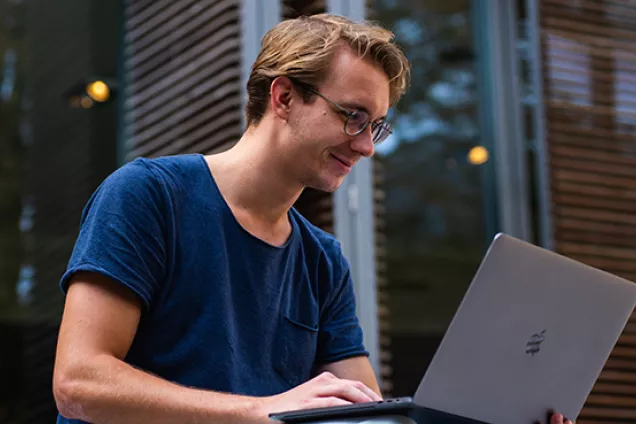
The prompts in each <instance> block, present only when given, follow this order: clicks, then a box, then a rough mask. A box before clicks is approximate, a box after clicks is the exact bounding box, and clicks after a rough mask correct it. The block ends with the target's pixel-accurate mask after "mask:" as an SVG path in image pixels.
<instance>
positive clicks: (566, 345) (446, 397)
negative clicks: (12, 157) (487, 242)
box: [271, 234, 636, 424]
mask: <svg viewBox="0 0 636 424" xmlns="http://www.w3.org/2000/svg"><path fill="white" fill-rule="evenodd" d="M635 306H636V284H634V283H632V282H630V281H627V280H624V279H622V278H619V277H616V276H614V275H611V274H608V273H606V272H603V271H599V270H597V269H594V268H592V267H589V266H587V265H584V264H581V263H579V262H576V261H573V260H571V259H568V258H565V257H563V256H560V255H557V254H556V253H553V252H550V251H548V250H545V249H542V248H539V247H536V246H534V245H531V244H529V243H526V242H523V241H520V240H517V239H515V238H512V237H510V236H507V235H504V234H498V235H497V236H496V237H495V239H494V241H493V242H492V244H491V246H490V248H489V250H488V252H487V253H486V256H485V258H484V260H483V261H482V263H481V266H480V267H479V270H478V271H477V274H476V275H475V277H474V279H473V282H472V284H471V285H470V287H469V289H468V291H467V292H466V295H465V296H464V299H463V301H462V303H461V305H460V307H459V309H458V311H457V313H456V314H455V317H454V318H453V321H452V322H451V325H450V327H449V328H448V330H447V332H446V334H445V335H444V338H443V340H442V342H441V344H440V346H439V348H438V350H437V352H436V353H435V356H434V358H433V360H432V362H431V364H430V365H429V367H428V370H427V372H426V374H425V375H424V377H423V379H422V381H421V383H420V385H419V387H418V389H417V392H416V393H415V395H414V396H413V399H411V398H402V399H387V400H384V401H382V402H370V403H368V404H354V405H348V406H340V407H333V408H319V409H313V410H300V411H286V412H282V413H277V414H272V415H271V417H272V418H274V419H278V420H280V421H286V422H289V423H301V422H309V421H319V420H325V419H330V420H348V421H352V420H354V419H357V420H360V419H362V418H363V417H370V416H377V415H387V414H393V415H405V416H416V414H417V413H419V414H420V415H419V416H421V417H423V419H422V420H421V421H425V422H436V420H435V418H436V416H435V415H434V414H435V413H437V412H442V413H448V414H449V415H448V416H444V417H443V420H442V418H439V420H438V421H439V422H444V423H453V424H455V423H468V422H470V423H474V422H481V423H488V424H510V423H522V424H523V423H527V424H530V423H533V422H541V423H545V422H547V421H546V417H547V415H548V411H550V410H553V411H557V412H560V413H562V414H563V415H565V416H566V417H567V418H570V419H572V420H575V419H576V418H577V417H578V415H579V413H580V411H581V409H582V407H583V405H584V403H585V400H586V399H587V396H588V394H589V393H590V391H591V390H592V387H593V385H594V383H595V382H596V380H597V378H598V376H599V374H600V372H601V370H602V368H603V365H604V364H605V362H606V361H607V358H608V357H609V355H610V353H611V351H612V349H613V347H614V345H615V344H616V341H617V339H618V337H619V336H620V334H621V332H622V330H623V328H624V327H625V324H626V323H627V321H628V319H629V317H630V316H631V314H632V312H633V310H634V307H635ZM431 417H432V418H431Z"/></svg>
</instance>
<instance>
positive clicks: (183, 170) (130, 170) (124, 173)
mask: <svg viewBox="0 0 636 424" xmlns="http://www.w3.org/2000/svg"><path fill="white" fill-rule="evenodd" d="M200 166H201V157H200V156H199V155H192V154H184V155H174V156H162V157H157V158H144V157H139V158H135V159H133V160H132V161H130V162H128V163H126V164H125V165H123V166H121V167H120V168H119V169H117V170H116V171H115V172H113V173H112V174H111V175H109V176H108V178H107V179H106V183H110V184H124V185H129V186H130V187H140V188H141V187H145V188H149V187H152V186H154V187H156V186H158V185H161V186H166V185H167V186H171V187H179V186H185V187H187V185H188V180H189V179H192V177H193V175H196V174H195V172H193V171H195V170H197V169H198V167H200Z"/></svg>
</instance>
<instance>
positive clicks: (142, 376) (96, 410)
mask: <svg viewBox="0 0 636 424" xmlns="http://www.w3.org/2000/svg"><path fill="white" fill-rule="evenodd" d="M54 391H55V397H56V401H57V403H58V408H59V409H60V412H61V413H62V415H64V416H66V417H67V418H74V419H81V420H84V421H88V422H91V423H94V424H109V423H118V424H127V423H131V424H132V423H140V422H148V423H153V424H170V423H179V424H186V423H227V424H233V423H258V422H267V417H266V416H265V414H263V413H259V412H258V411H259V406H260V404H261V400H260V399H259V398H254V397H247V396H237V395H230V394H225V393H217V392H212V391H205V390H198V389H193V388H187V387H183V386H180V385H177V384H174V383H171V382H168V381H166V380H163V379H161V378H158V377H155V376H153V375H150V374H148V373H146V372H144V371H140V370H138V369H135V368H134V367H132V366H130V365H128V364H126V363H124V362H122V361H120V360H118V359H116V358H114V357H112V356H108V355H100V356H99V357H96V358H94V359H93V360H91V361H90V365H89V366H82V367H76V368H75V369H70V370H68V372H67V373H66V374H65V375H63V376H60V375H56V380H55V387H54Z"/></svg>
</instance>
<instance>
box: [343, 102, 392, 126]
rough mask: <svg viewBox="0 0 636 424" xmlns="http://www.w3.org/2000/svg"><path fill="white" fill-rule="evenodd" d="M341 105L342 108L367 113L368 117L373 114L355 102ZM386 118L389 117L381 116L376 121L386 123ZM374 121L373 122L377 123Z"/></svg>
mask: <svg viewBox="0 0 636 424" xmlns="http://www.w3.org/2000/svg"><path fill="white" fill-rule="evenodd" d="M340 105H341V106H342V107H345V108H347V109H356V110H360V111H362V112H365V113H366V114H367V115H369V116H371V112H369V109H367V108H366V107H365V106H362V105H361V104H359V103H355V102H342V103H340ZM386 117H387V115H384V116H381V117H379V118H378V119H376V120H375V121H386ZM375 121H373V122H375Z"/></svg>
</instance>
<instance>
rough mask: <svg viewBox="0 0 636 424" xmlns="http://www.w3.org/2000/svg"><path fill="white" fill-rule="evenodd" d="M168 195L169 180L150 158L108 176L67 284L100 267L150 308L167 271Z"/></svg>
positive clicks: (87, 215)
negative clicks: (75, 276) (164, 181)
mask: <svg viewBox="0 0 636 424" xmlns="http://www.w3.org/2000/svg"><path fill="white" fill-rule="evenodd" d="M165 199H166V195H165V186H163V185H162V184H161V183H160V182H159V180H158V178H157V177H156V176H155V174H154V172H153V171H152V170H151V169H150V168H149V167H148V165H147V163H146V161H145V160H142V159H137V160H135V161H133V162H130V163H129V164H127V165H124V166H123V167H122V168H120V169H118V170H117V171H115V172H114V173H113V174H111V175H110V176H109V177H108V178H106V179H105V180H104V182H103V183H102V184H101V185H100V186H99V187H98V188H97V190H96V191H95V192H94V193H93V195H92V196H91V198H90V199H89V201H88V203H87V204H86V207H85V208H84V211H83V213H82V218H81V225H80V231H79V235H78V238H77V240H76V243H75V247H74V249H73V253H72V255H71V258H70V260H69V264H68V267H67V270H66V272H65V273H64V275H63V276H62V279H61V282H60V286H61V288H62V290H63V291H64V292H66V290H67V289H68V284H69V281H70V279H71V277H72V276H73V274H75V273H77V272H79V271H93V272H98V273H101V274H103V275H105V276H107V277H109V278H111V279H113V280H115V281H116V282H119V283H121V284H123V285H125V286H126V287H128V288H130V289H131V290H132V291H133V292H134V293H136V294H137V296H139V298H140V299H141V301H142V303H143V305H144V307H145V308H146V310H148V309H149V308H150V306H151V303H152V299H153V296H155V294H156V293H157V291H158V289H159V287H160V285H161V283H162V281H163V279H164V278H165V277H164V276H165V273H166V255H167V252H166V245H167V243H166V224H165V223H166V215H165V210H166V201H165Z"/></svg>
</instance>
